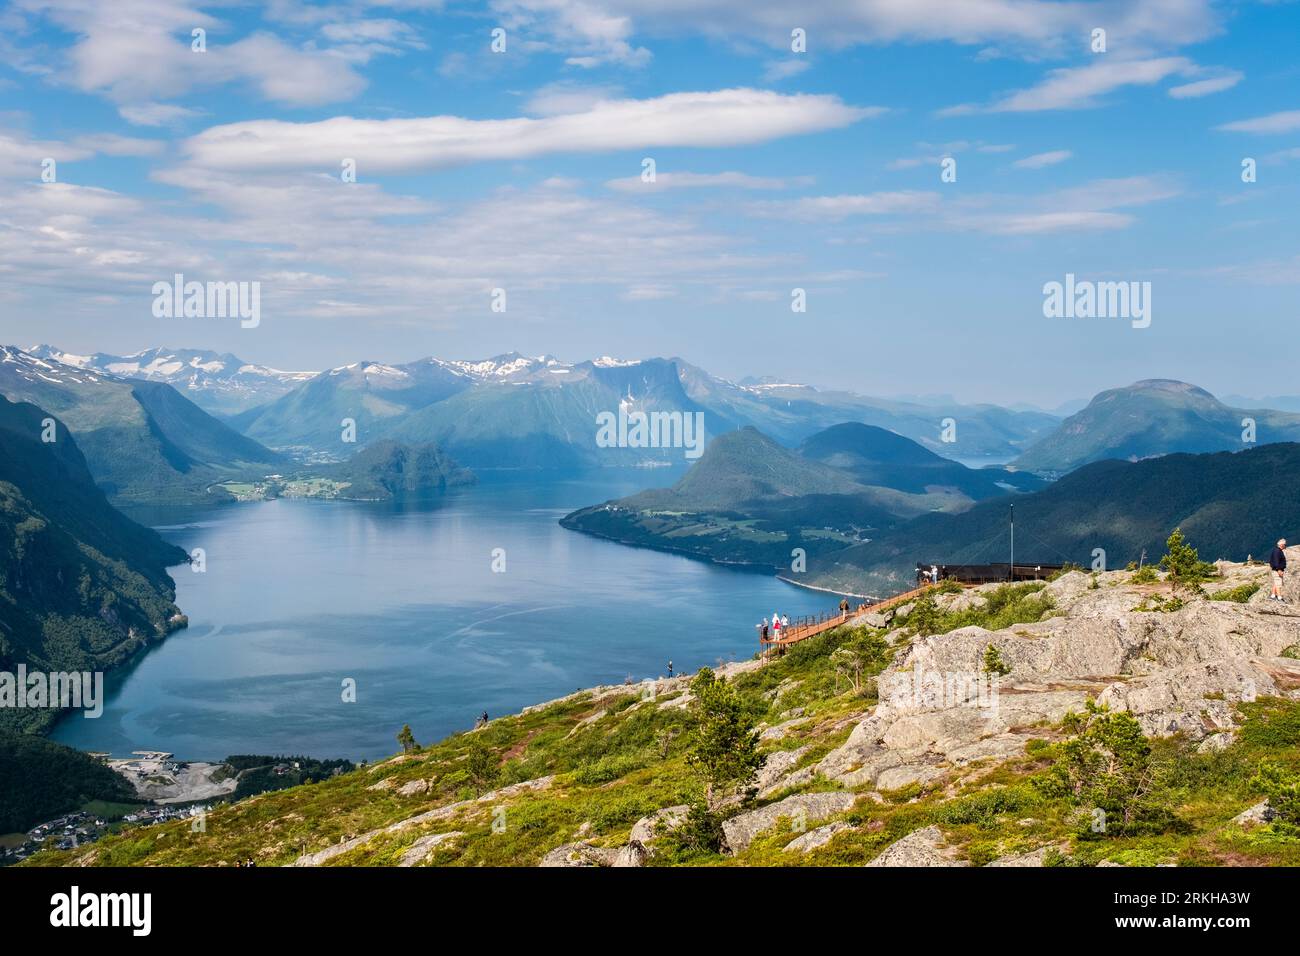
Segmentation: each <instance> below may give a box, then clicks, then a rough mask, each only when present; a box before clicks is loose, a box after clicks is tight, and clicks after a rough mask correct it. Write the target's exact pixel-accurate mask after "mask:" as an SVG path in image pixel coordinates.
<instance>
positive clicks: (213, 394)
mask: <svg viewBox="0 0 1300 956" xmlns="http://www.w3.org/2000/svg"><path fill="white" fill-rule="evenodd" d="M27 351H28V352H29V354H31V355H34V356H36V357H37V358H40V359H49V360H52V361H55V362H59V363H62V364H64V365H71V366H73V367H74V368H79V369H82V370H85V371H92V372H99V373H100V374H103V375H113V376H117V377H118V378H133V379H144V380H146V381H150V382H164V383H166V384H168V385H171V386H172V387H173V388H175V389H176V390H177V391H179V392H180V393H181V394H183V395H184V396H185V397H186V398H188V399H189V400H190V401H192V402H193V403H194V404H195V405H198V406H199V407H200V408H202V409H203V410H204V411H206V412H208V413H209V414H211V415H215V416H217V417H227V416H230V415H236V414H238V413H239V412H243V411H247V410H248V409H250V408H253V407H255V406H257V405H264V404H266V403H267V402H270V401H274V400H275V399H277V398H279V397H280V396H282V395H285V394H287V393H288V392H290V391H292V390H293V389H294V388H296V387H298V386H299V385H301V384H302V383H303V382H306V381H308V380H309V379H311V378H312V377H313V376H315V374H316V373H315V372H282V371H280V370H279V369H275V368H268V367H267V366H265V365H253V364H252V363H249V362H245V361H244V360H243V359H240V358H238V357H237V356H234V355H231V354H230V353H229V352H213V351H211V350H208V349H170V348H154V349H146V350H145V351H143V352H134V353H132V354H131V355H109V354H107V353H105V352H96V353H94V354H92V355H76V354H74V353H71V352H65V351H63V350H62V349H58V348H55V347H54V346H52V345H38V346H36V347H35V348H32V349H28V350H27Z"/></svg>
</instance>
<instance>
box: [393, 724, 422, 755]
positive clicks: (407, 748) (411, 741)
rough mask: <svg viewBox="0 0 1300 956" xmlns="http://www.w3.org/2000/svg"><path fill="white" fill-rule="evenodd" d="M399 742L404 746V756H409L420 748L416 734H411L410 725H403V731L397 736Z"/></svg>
mask: <svg viewBox="0 0 1300 956" xmlns="http://www.w3.org/2000/svg"><path fill="white" fill-rule="evenodd" d="M397 742H398V743H399V744H401V745H402V753H404V754H409V753H410V752H411V751H412V750H415V749H416V748H417V747H418V746H419V744H417V743H416V742H415V734H413V733H411V725H410V724H402V729H401V731H400V732H398V734H397Z"/></svg>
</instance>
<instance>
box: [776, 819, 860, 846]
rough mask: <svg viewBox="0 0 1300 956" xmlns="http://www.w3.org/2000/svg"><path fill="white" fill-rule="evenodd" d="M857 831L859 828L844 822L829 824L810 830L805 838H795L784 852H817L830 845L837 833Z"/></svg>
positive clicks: (838, 821)
mask: <svg viewBox="0 0 1300 956" xmlns="http://www.w3.org/2000/svg"><path fill="white" fill-rule="evenodd" d="M856 829H857V827H855V826H853V825H852V824H848V823H845V822H844V821H842V820H836V821H835V822H834V823H828V824H826V826H824V827H818V828H817V829H816V830H809V831H808V832H807V833H805V834H804V835H803V836H799V837H795V838H794V839H793V840H791V841H790V842H789V843H787V844H786V845H785V850H784V852H786V853H807V852H808V851H809V850H815V849H817V848H818V847H822V846H825V845H826V844H827V843H830V842H831V840H833V839H834V838H835V835H836V834H837V833H843V832H845V831H846V830H856Z"/></svg>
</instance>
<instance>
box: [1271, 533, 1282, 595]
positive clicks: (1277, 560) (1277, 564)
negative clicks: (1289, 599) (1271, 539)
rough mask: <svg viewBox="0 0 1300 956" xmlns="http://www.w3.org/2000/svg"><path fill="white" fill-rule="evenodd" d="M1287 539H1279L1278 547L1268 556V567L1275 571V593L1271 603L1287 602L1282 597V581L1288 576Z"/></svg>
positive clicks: (1273, 574)
mask: <svg viewBox="0 0 1300 956" xmlns="http://www.w3.org/2000/svg"><path fill="white" fill-rule="evenodd" d="M1285 548H1286V538H1279V539H1278V542H1277V546H1276V547H1274V548H1273V551H1272V553H1271V554H1269V556H1268V566H1269V567H1270V568H1272V569H1273V573H1272V576H1273V593H1272V594H1270V595H1269V600H1270V601H1286V598H1284V597H1283V596H1282V579H1283V578H1284V577H1285V576H1286V550H1285Z"/></svg>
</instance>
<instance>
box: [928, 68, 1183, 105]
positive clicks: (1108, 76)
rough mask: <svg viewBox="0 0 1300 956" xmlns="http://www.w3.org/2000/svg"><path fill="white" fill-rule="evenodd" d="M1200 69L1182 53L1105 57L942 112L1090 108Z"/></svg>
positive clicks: (1051, 73)
mask: <svg viewBox="0 0 1300 956" xmlns="http://www.w3.org/2000/svg"><path fill="white" fill-rule="evenodd" d="M1199 70H1200V68H1199V67H1197V66H1196V64H1195V63H1193V62H1192V61H1191V60H1188V59H1187V58H1186V57H1180V56H1171V57H1158V58H1155V59H1148V60H1122V59H1110V58H1107V57H1102V58H1099V59H1098V60H1097V61H1096V62H1095V63H1090V64H1088V65H1087V66H1078V67H1066V68H1063V69H1059V70H1052V71H1050V72H1049V73H1048V74H1047V78H1046V79H1045V80H1043V81H1042V82H1041V83H1039V84H1038V85H1037V86H1033V87H1030V88H1029V89H1026V90H1018V91H1017V92H1015V93H1011V94H1009V95H1007V96H1005V97H1003V98H1002V99H1000V100H997V101H996V102H994V103H991V104H989V105H987V106H977V105H974V104H969V103H966V104H962V105H960V106H951V107H948V108H947V109H945V110H941V111H940V113H939V115H942V116H961V115H966V114H970V113H981V112H987V113H1033V112H1040V111H1043V110H1077V109H1087V108H1089V107H1093V106H1097V105H1098V100H1099V98H1100V97H1102V96H1104V95H1105V94H1107V93H1110V92H1113V91H1114V90H1117V89H1120V88H1121V87H1124V86H1150V85H1152V84H1155V83H1159V82H1161V81H1162V80H1164V79H1166V78H1167V77H1170V76H1191V75H1194V74H1195V73H1197V72H1199Z"/></svg>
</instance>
